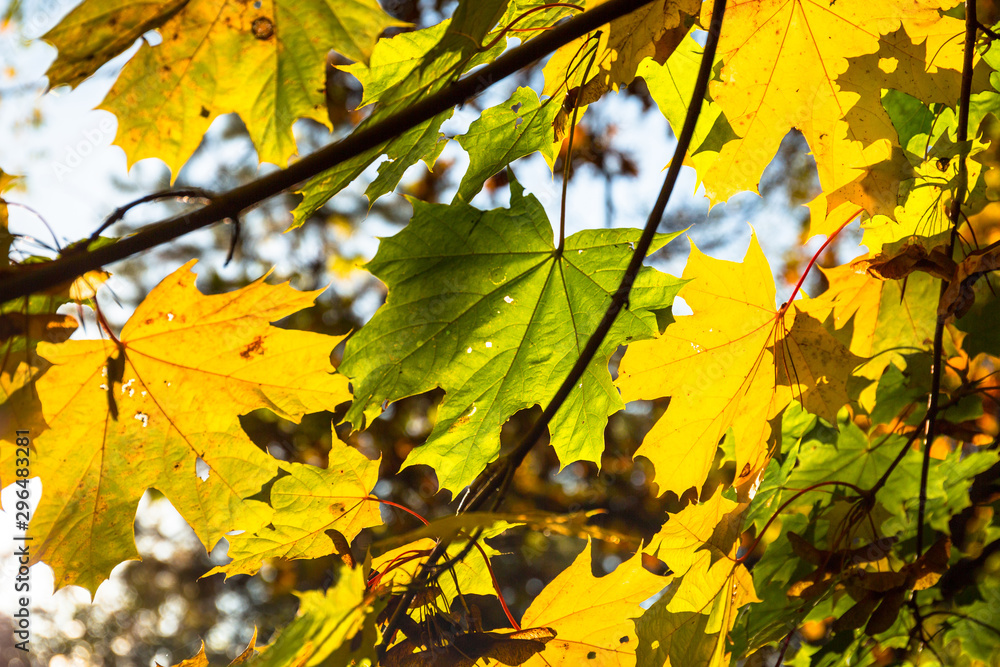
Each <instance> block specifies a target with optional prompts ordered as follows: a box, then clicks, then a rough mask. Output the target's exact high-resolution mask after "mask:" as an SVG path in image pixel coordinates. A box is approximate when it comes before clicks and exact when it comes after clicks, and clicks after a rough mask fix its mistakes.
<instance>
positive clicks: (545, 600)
mask: <svg viewBox="0 0 1000 667" xmlns="http://www.w3.org/2000/svg"><path fill="white" fill-rule="evenodd" d="M590 552H591V545H590V540H589V539H588V540H587V546H586V547H584V549H583V551H582V552H581V553H580V555H579V556H577V557H576V560H574V561H573V564H572V565H570V566H569V567H568V568H566V569H565V570H563V571H562V572H561V573H560V574H559V576H557V577H556V578H555V579H553V580H552V582H551V583H549V585H548V586H546V587H545V588H544V589H542V592H541V593H539V594H538V597H536V598H535V599H534V601H532V603H531V606H530V607H528V610H527V611H526V612H524V617H523V618H522V619H521V626H522V627H525V628H552V629H553V630H555V632H556V637H555V639H553V640H551V641H549V642H548V643H547V644H546V645H545V650H543V651H542V652H541V653H538V654H537V655H534V656H532V657H531V658H530V659H529V660H528V661H527V662H525V663H523V664H524V665H526V666H527V667H540V666H542V665H594V666H595V667H609V666H611V665H614V667H628V666H630V665H635V650H636V646H637V644H638V642H637V639H636V634H635V623H634V621H633V620H632V619H634V618H637V617H639V616H640V615H641V614H642V611H643V610H642V607H640V606H639V605H640V604H641V603H642V602H644V601H646V600H647V599H649V598H650V597H652V596H653V595H655V594H657V593H659V592H660V591H661V590H663V588H664V587H665V586H666V585H667V584H668V583H670V578H668V577H661V576H657V575H655V574H652V573H651V572H649V571H647V570H645V569H644V568H643V567H642V554H639V553H637V554H635V555H634V556H633V557H632V558H630V559H628V560H627V561H625V562H624V563H621V564H620V565H619V566H618V567H616V568H615V570H614V572H612V573H610V574H608V575H605V576H603V577H595V576H594V575H593V573H592V571H591V564H590V560H591V555H590Z"/></svg>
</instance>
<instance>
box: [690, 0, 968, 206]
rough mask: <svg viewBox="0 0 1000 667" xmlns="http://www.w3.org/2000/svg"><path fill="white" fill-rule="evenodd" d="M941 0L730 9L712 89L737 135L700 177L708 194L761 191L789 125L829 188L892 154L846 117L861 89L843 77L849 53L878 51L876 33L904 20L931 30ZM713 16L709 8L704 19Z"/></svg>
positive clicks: (769, 1)
mask: <svg viewBox="0 0 1000 667" xmlns="http://www.w3.org/2000/svg"><path fill="white" fill-rule="evenodd" d="M945 4H946V3H943V2H935V1H934V0H920V1H918V2H914V1H913V0H887V1H886V2H879V3H871V2H868V1H867V0H838V2H836V3H830V2H828V1H827V0H755V1H753V2H744V3H739V4H737V5H734V6H732V7H730V8H728V9H727V11H726V22H725V26H724V27H723V30H722V36H721V41H720V43H719V57H720V59H721V60H722V63H723V66H722V71H721V73H720V77H719V80H717V81H713V82H711V84H710V87H709V94H710V95H711V97H712V99H713V100H714V101H715V102H716V103H717V104H718V105H720V107H721V108H722V110H723V112H724V113H725V115H726V118H727V119H728V120H729V123H730V125H731V126H732V128H733V130H734V131H735V132H736V134H737V135H738V136H739V137H740V139H738V140H734V141H730V142H729V143H727V144H726V145H725V146H724V147H723V148H722V150H721V152H720V154H719V158H718V160H716V162H715V163H714V164H713V165H712V168H711V169H709V170H708V172H707V173H706V174H704V181H705V187H706V191H707V193H708V196H709V197H710V198H711V199H712V200H713V201H724V200H726V199H728V198H729V197H730V196H732V195H733V194H735V193H736V192H739V191H742V190H747V189H750V190H756V187H757V183H758V181H759V180H760V176H761V174H762V172H763V170H764V167H766V166H767V164H768V163H769V162H770V161H771V158H772V157H773V156H774V154H775V153H776V151H777V149H778V146H779V144H780V143H781V140H782V139H783V138H784V137H785V135H786V134H787V133H788V132H789V131H790V130H791V129H793V128H796V129H798V130H800V131H801V132H802V133H803V135H804V136H805V138H806V141H808V142H809V148H810V149H811V151H812V153H813V155H814V156H815V157H816V165H817V169H818V171H819V178H820V184H821V186H822V188H823V190H824V192H831V191H833V190H835V189H837V188H838V187H841V186H843V185H845V184H848V183H851V182H854V181H857V180H859V179H861V178H863V177H864V176H865V175H866V174H867V167H869V166H870V165H874V164H877V163H880V162H883V161H885V160H888V159H889V158H890V157H891V149H890V142H889V141H880V142H877V143H873V144H866V141H865V140H866V139H870V138H869V137H864V136H858V135H857V134H856V131H855V129H854V127H855V126H854V125H852V124H849V123H848V122H846V121H845V120H844V117H845V115H846V114H847V113H848V111H849V110H850V109H851V108H852V107H853V106H854V105H855V104H856V103H857V102H858V99H859V95H858V94H857V93H854V92H848V91H842V90H841V89H840V87H839V86H838V83H837V77H838V76H839V75H841V74H842V73H844V71H845V70H847V68H848V59H849V58H852V57H857V56H863V55H868V54H873V53H877V52H878V50H879V39H880V37H881V36H882V35H886V34H889V33H892V32H894V31H896V30H898V29H899V28H900V26H901V25H902V26H905V27H908V28H909V27H910V26H914V32H915V34H920V33H921V32H926V26H928V25H930V24H933V23H935V22H936V21H937V20H938V19H939V17H940V13H939V9H940V7H941V6H943V5H945ZM947 4H948V6H950V5H953V4H954V2H951V3H947ZM710 13H711V8H710V6H708V5H706V6H705V10H704V15H703V17H702V23H703V24H705V25H707V21H708V19H709V15H710ZM874 103H878V100H877V99H876V100H875V102H874ZM858 203H859V204H860V203H861V202H858ZM869 203H870V202H868V203H865V204H863V205H868V204H869ZM890 203H891V202H890ZM831 208H834V207H833V206H831Z"/></svg>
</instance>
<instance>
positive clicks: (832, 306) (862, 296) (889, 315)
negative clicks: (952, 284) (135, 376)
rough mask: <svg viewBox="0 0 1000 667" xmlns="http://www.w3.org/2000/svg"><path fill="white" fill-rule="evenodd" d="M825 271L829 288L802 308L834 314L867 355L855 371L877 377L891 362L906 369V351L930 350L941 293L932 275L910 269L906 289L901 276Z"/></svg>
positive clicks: (821, 315)
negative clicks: (879, 277) (880, 277)
mask: <svg viewBox="0 0 1000 667" xmlns="http://www.w3.org/2000/svg"><path fill="white" fill-rule="evenodd" d="M823 273H824V274H826V277H827V280H828V281H829V283H830V288H829V289H828V290H827V291H826V292H824V293H823V294H821V295H820V296H819V297H817V298H815V299H810V300H808V301H807V302H804V303H802V304H800V306H799V307H800V308H801V309H802V310H804V311H806V312H808V313H809V314H810V315H812V316H813V317H814V318H815V319H817V320H820V321H825V320H826V319H827V317H828V316H829V317H832V323H833V326H834V328H835V330H837V331H840V332H843V333H844V335H846V336H847V337H848V338H849V340H850V345H849V346H850V350H851V352H853V353H854V354H856V355H857V356H859V357H864V358H865V359H869V361H868V362H866V363H865V364H864V365H863V366H862V367H861V368H859V369H857V370H856V371H855V375H860V376H862V377H865V378H870V379H872V380H874V379H877V378H878V377H879V376H880V375H881V374H882V372H883V371H884V370H885V369H886V367H888V365H889V364H890V363H892V364H895V365H896V366H898V367H900V368H903V369H905V368H906V361H905V359H904V357H903V352H904V351H905V352H907V353H909V352H912V351H913V350H914V349H925V350H926V349H930V348H929V346H930V342H931V340H932V339H933V338H934V321H935V318H936V317H937V304H938V296H939V294H940V288H939V287H938V283H937V282H936V281H935V280H934V279H933V278H932V277H931V276H929V275H927V274H924V273H919V272H918V273H914V274H911V275H910V276H909V278H908V279H907V281H906V285H905V289H904V286H903V283H902V282H900V281H895V280H889V281H883V280H876V279H875V278H872V277H871V276H869V275H867V274H865V273H860V274H859V273H857V272H855V271H854V270H853V269H852V268H851V267H850V266H840V267H836V268H833V269H823Z"/></svg>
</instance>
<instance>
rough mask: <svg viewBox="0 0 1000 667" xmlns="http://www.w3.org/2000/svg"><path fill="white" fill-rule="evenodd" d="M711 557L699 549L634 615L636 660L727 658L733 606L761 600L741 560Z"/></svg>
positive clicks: (715, 661) (717, 661)
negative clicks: (639, 614)
mask: <svg viewBox="0 0 1000 667" xmlns="http://www.w3.org/2000/svg"><path fill="white" fill-rule="evenodd" d="M710 561H711V558H710V556H709V554H708V553H707V552H702V553H701V554H700V555H699V556H698V558H697V560H696V562H695V564H694V565H693V567H692V568H691V570H689V571H688V573H687V574H685V575H684V576H683V577H679V578H678V579H676V580H675V582H674V585H673V586H671V587H670V589H669V590H667V592H666V593H664V595H663V597H661V598H660V599H659V600H657V601H656V602H654V603H653V604H652V606H650V608H649V609H647V610H646V613H644V614H643V615H642V617H641V618H639V620H638V621H636V630H637V632H638V649H637V652H636V653H637V657H638V660H639V663H640V664H642V665H657V666H660V665H664V666H670V665H684V666H685V667H687V666H688V665H691V667H708V666H709V665H711V666H713V667H714V666H719V667H722V666H724V665H728V664H730V661H729V655H728V653H727V652H726V642H727V635H728V633H729V631H730V630H731V629H732V627H733V624H734V623H735V621H736V612H737V611H739V609H740V608H741V607H743V606H745V605H747V604H749V603H751V602H759V600H758V598H757V596H756V593H755V591H754V587H753V580H752V579H751V577H750V573H749V572H748V571H747V569H746V567H744V566H743V564H742V563H737V564H735V565H733V563H732V562H730V561H729V560H726V559H722V560H717V561H715V562H714V563H711V564H710Z"/></svg>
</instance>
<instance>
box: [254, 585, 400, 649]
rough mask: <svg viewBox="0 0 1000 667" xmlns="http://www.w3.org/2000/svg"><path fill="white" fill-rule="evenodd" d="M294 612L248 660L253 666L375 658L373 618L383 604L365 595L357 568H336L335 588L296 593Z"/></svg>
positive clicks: (367, 594)
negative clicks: (297, 604)
mask: <svg viewBox="0 0 1000 667" xmlns="http://www.w3.org/2000/svg"><path fill="white" fill-rule="evenodd" d="M295 595H296V596H297V597H298V598H299V610H298V612H297V613H296V614H295V618H294V619H293V620H292V622H291V623H289V624H288V625H286V626H285V627H284V628H282V629H281V630H280V631H279V633H278V636H277V638H276V639H274V640H273V641H272V642H271V643H270V644H268V646H267V647H266V648H264V649H263V650H262V651H261V653H260V655H258V656H257V658H256V660H255V661H254V663H253V664H254V665H256V666H259V667H286V666H287V665H298V666H301V667H306V666H309V667H312V666H313V665H322V664H326V665H351V664H363V662H364V661H365V659H366V658H367V659H368V660H370V661H374V659H375V651H374V648H375V641H376V629H375V617H376V615H377V614H378V612H379V611H380V610H381V609H382V607H383V606H384V605H383V604H382V603H380V602H378V601H377V600H376V599H375V598H374V596H372V595H370V594H369V593H367V591H366V585H365V575H364V571H363V569H362V568H360V567H356V568H352V569H348V568H341V569H340V571H339V576H338V579H337V583H336V585H335V586H332V587H330V588H328V589H326V590H325V591H304V592H296V593H295Z"/></svg>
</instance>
